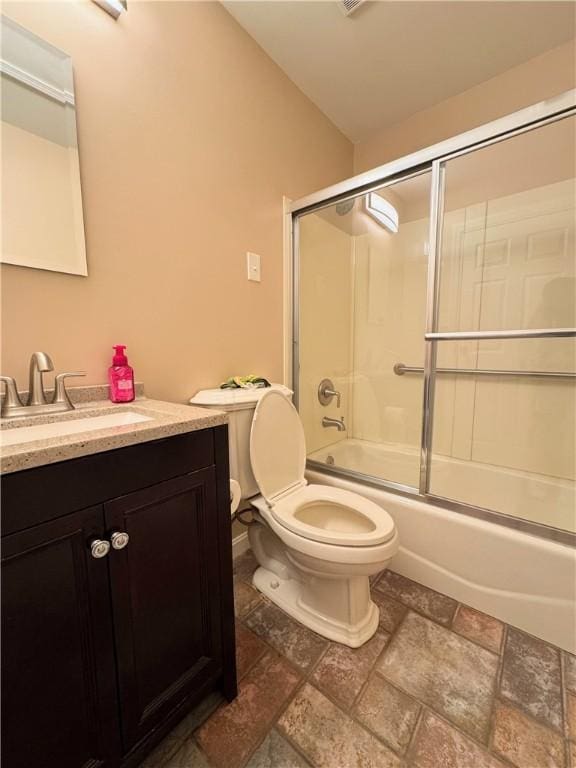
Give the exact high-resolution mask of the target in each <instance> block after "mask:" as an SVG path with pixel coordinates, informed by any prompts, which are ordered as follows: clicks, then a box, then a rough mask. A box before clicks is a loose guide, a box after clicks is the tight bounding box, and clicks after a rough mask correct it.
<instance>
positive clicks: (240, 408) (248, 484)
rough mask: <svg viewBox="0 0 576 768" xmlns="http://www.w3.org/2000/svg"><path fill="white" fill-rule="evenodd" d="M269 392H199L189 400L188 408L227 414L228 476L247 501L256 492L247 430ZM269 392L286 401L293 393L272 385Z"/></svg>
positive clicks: (222, 390) (266, 388)
mask: <svg viewBox="0 0 576 768" xmlns="http://www.w3.org/2000/svg"><path fill="white" fill-rule="evenodd" d="M269 389H270V388H269V387H262V388H259V389H202V390H200V392H197V393H196V394H195V395H194V397H191V398H190V400H189V402H190V404H191V405H196V406H199V407H202V408H214V409H216V410H218V411H225V412H226V413H227V414H228V445H229V451H230V477H231V478H233V479H234V480H236V481H237V482H238V483H239V484H240V488H241V489H242V499H249V498H251V497H252V496H255V495H256V494H257V493H258V492H259V490H258V484H257V482H256V478H255V477H254V475H253V473H252V466H251V464H250V429H251V428H252V417H253V416H254V409H255V408H256V403H257V402H258V400H259V399H260V398H261V397H262V395H263V394H264V393H265V392H268V391H269ZM272 389H277V390H279V391H280V392H282V393H283V394H284V395H286V396H287V397H289V398H291V397H292V394H293V392H292V390H291V389H288V387H285V386H284V385H283V384H272Z"/></svg>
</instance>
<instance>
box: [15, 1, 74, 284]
mask: <svg viewBox="0 0 576 768" xmlns="http://www.w3.org/2000/svg"><path fill="white" fill-rule="evenodd" d="M1 29H2V54H1V59H0V72H1V78H2V165H1V179H2V248H1V253H0V261H2V262H4V263H6V264H16V265H19V266H23V267H32V268H36V269H47V270H51V271H54V272H66V273H69V274H73V275H84V276H86V275H87V274H88V268H87V262H86V244H85V238H84V216H83V211H82V192H81V186H80V164H79V156H78V139H77V133H76V109H75V99H74V83H73V76H72V60H71V58H70V56H68V55H67V54H66V53H64V52H63V51H60V50H58V48H55V47H54V46H52V45H50V44H49V43H47V42H46V41H44V40H42V39H41V38H39V37H37V36H36V35H34V34H32V33H31V32H29V31H28V30H27V29H24V28H23V27H21V26H20V25H18V24H16V23H15V22H13V21H12V20H11V19H9V18H7V17H6V16H2V19H1Z"/></svg>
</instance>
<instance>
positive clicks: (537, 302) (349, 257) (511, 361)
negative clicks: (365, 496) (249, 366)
mask: <svg viewBox="0 0 576 768" xmlns="http://www.w3.org/2000/svg"><path fill="white" fill-rule="evenodd" d="M496 134H497V135H496V136H495V137H493V138H492V137H490V138H485V139H484V143H479V144H477V146H468V145H466V143H465V142H462V148H460V149H459V150H458V151H457V152H454V153H453V154H448V152H445V153H444V155H442V154H440V153H439V154H438V155H437V157H436V159H434V160H430V161H428V162H423V163H419V164H418V165H417V166H416V167H412V168H406V169H405V170H404V171H403V175H402V176H400V175H396V176H394V177H392V178H391V179H390V180H389V181H385V180H383V181H382V183H381V184H380V185H379V186H378V185H377V183H374V184H373V185H372V186H371V187H369V188H368V189H367V188H366V187H364V188H363V189H362V191H358V192H356V193H352V194H350V195H349V196H347V197H345V198H341V199H339V201H338V202H337V203H334V204H331V203H322V202H320V203H316V204H314V205H313V206H311V207H310V209H306V210H303V211H301V212H299V213H298V214H297V215H296V217H295V221H296V228H295V246H296V248H295V252H296V254H297V259H296V270H295V280H296V292H295V296H296V302H295V308H294V309H295V315H296V328H297V333H296V336H295V340H296V342H297V345H296V347H295V358H296V367H295V389H296V399H297V404H298V407H299V410H300V413H301V416H302V420H303V423H304V427H305V431H306V438H307V444H308V458H309V461H310V462H311V464H312V466H313V467H315V468H323V469H324V470H325V471H336V472H340V473H342V474H344V475H345V476H347V477H352V478H360V479H362V478H364V479H367V480H369V481H372V482H376V483H377V484H378V483H379V484H383V485H385V486H386V487H389V488H391V489H392V490H399V491H402V492H405V493H412V494H414V495H415V496H416V495H418V496H420V498H425V499H428V500H431V501H435V502H442V503H446V504H447V505H448V506H450V507H451V508H452V509H460V510H462V511H465V512H469V513H471V514H477V515H482V516H488V517H492V518H493V519H495V520H497V521H499V522H502V523H505V524H510V525H518V526H522V527H524V528H526V529H528V530H531V531H534V532H538V533H541V534H542V535H549V536H555V535H557V534H556V533H555V531H558V530H559V531H562V532H576V495H575V477H576V439H575V436H576V387H575V384H576V338H575V337H576V331H575V328H576V255H575V254H576V244H575V239H576V238H575V224H576V178H575V177H576V118H575V117H574V116H573V108H572V113H570V114H557V115H554V116H553V117H551V118H550V117H548V116H547V117H546V118H545V119H543V120H542V122H541V123H540V124H539V125H534V124H531V125H520V124H518V125H516V126H514V128H513V129H512V128H511V129H510V133H509V134H508V135H504V133H503V132H502V131H496ZM534 524H536V525H534ZM562 536H563V538H566V536H565V535H564V533H563V534H562Z"/></svg>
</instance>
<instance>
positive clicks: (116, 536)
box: [110, 531, 130, 549]
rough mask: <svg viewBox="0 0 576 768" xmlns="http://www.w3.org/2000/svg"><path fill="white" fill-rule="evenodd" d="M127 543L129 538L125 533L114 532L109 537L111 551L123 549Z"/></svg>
mask: <svg viewBox="0 0 576 768" xmlns="http://www.w3.org/2000/svg"><path fill="white" fill-rule="evenodd" d="M129 541H130V536H128V534H127V533H126V531H114V533H113V534H112V536H110V544H112V549H124V547H125V546H126V545H127V544H128V542H129Z"/></svg>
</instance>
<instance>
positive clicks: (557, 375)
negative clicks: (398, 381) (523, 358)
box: [394, 363, 576, 379]
mask: <svg viewBox="0 0 576 768" xmlns="http://www.w3.org/2000/svg"><path fill="white" fill-rule="evenodd" d="M394 373H395V374H396V375H397V376H403V375H404V374H405V373H424V368H418V367H416V366H413V365H404V363H396V365H395V366H394ZM436 373H463V374H465V375H467V376H477V375H480V376H532V377H536V378H548V377H551V378H553V379H576V373H570V372H569V371H491V370H489V369H484V368H436Z"/></svg>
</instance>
